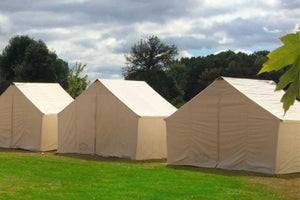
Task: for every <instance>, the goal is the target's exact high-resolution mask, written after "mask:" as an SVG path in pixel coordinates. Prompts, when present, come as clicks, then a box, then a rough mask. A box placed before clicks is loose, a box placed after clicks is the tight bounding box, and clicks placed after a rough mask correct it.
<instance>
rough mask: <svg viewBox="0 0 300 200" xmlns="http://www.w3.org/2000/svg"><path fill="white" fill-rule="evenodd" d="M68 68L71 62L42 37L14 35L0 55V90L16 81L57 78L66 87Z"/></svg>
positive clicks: (0, 91) (51, 80)
mask: <svg viewBox="0 0 300 200" xmlns="http://www.w3.org/2000/svg"><path fill="white" fill-rule="evenodd" d="M68 71H69V68H68V63H67V62H65V61H63V60H62V59H60V58H58V57H57V55H56V53H55V52H53V51H51V50H49V49H48V48H47V46H46V44H45V43H44V42H43V41H41V40H39V41H36V40H34V39H32V38H30V37H28V36H15V37H13V38H12V39H11V40H10V41H9V44H8V45H7V46H6V47H5V48H4V50H3V52H2V54H1V55H0V93H2V92H3V91H4V90H5V89H6V87H8V85H9V84H10V83H11V82H13V81H23V82H58V83H60V84H61V85H62V86H63V87H64V88H66V87H67V78H68Z"/></svg>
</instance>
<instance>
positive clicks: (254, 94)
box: [221, 77, 300, 120]
mask: <svg viewBox="0 0 300 200" xmlns="http://www.w3.org/2000/svg"><path fill="white" fill-rule="evenodd" d="M221 79H223V80H225V81H226V82H228V83H229V84H230V85H232V86H233V87H234V88H236V89H237V90H238V91H240V92H241V93H243V94H244V95H245V96H247V97H248V98H249V99H251V100H252V101H254V102H255V103H257V104H258V105H259V106H261V107H263V108H264V109H265V110H267V111H269V112H270V113H272V114H273V115H274V116H276V117H277V118H279V119H282V120H300V103H299V102H298V101H297V100H296V101H295V103H294V105H292V106H291V107H290V109H289V110H288V111H287V113H286V114H285V115H284V110H283V108H282V103H281V101H280V100H281V97H282V96H283V94H284V91H283V90H281V91H275V88H276V83H275V82H274V81H271V80H257V79H246V78H229V77H221Z"/></svg>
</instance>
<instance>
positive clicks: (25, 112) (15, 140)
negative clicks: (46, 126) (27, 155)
mask: <svg viewBox="0 0 300 200" xmlns="http://www.w3.org/2000/svg"><path fill="white" fill-rule="evenodd" d="M12 118H13V121H12V127H13V130H12V140H11V146H10V147H11V148H21V149H27V150H33V151H40V148H41V129H42V113H41V112H40V111H39V110H38V109H37V108H36V107H35V106H34V105H33V104H32V103H31V102H30V101H29V100H28V99H27V98H26V97H25V96H24V95H22V93H16V94H15V95H14V96H13V117H12Z"/></svg>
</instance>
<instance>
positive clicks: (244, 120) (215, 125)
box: [166, 77, 300, 174]
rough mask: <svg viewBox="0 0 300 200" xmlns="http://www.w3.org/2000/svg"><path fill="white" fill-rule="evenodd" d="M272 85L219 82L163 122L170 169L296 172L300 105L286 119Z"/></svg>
mask: <svg viewBox="0 0 300 200" xmlns="http://www.w3.org/2000/svg"><path fill="white" fill-rule="evenodd" d="M275 87H276V84H275V83H274V82H273V81H268V80H253V79H241V78H227V77H221V78H219V79H217V80H216V81H214V82H213V83H212V84H211V85H209V86H208V87H207V88H206V89H205V90H203V91H202V92H201V93H199V94H198V95H197V96H196V97H194V98H193V99H192V100H190V101H189V102H188V103H186V104H185V105H184V106H182V107H181V108H180V109H179V110H178V111H177V112H176V113H174V114H173V115H171V116H170V117H169V118H167V119H166V124H167V144H168V146H167V149H168V163H169V164H172V165H192V166H199V167H211V168H214V167H216V168H223V169H233V170H246V171H255V172H262V173H270V174H274V173H276V174H277V173H278V174H282V173H292V172H299V171H300V148H299V147H300V141H299V140H300V104H299V102H298V101H296V102H295V103H294V105H293V106H292V107H291V108H290V110H289V111H288V112H287V113H286V115H284V111H283V109H282V103H281V102H280V99H281V97H282V95H283V94H284V92H283V91H278V92H274V89H275Z"/></svg>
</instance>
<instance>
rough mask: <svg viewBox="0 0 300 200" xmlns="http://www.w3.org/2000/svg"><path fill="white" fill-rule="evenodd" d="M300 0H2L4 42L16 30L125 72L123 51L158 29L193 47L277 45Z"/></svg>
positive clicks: (184, 53)
mask: <svg viewBox="0 0 300 200" xmlns="http://www.w3.org/2000/svg"><path fill="white" fill-rule="evenodd" d="M299 18H300V5H299V2H298V0H290V1H283V0H265V1H261V0H240V1H235V0H226V1H219V0H205V1H197V0H186V1H181V0H174V2H173V3H170V1H167V0H153V1H138V0H131V1H128V0H123V1H117V0H111V1H93V0H91V1H89V0H76V1H71V0H63V1H60V0H53V1H38V0H32V2H31V3H30V4H27V5H26V6H24V5H22V4H20V2H19V1H18V0H9V1H0V50H1V49H3V48H4V47H5V45H7V42H8V41H9V39H10V38H11V37H12V36H14V35H16V34H27V35H29V36H31V37H34V38H35V39H42V40H43V41H45V42H46V44H47V45H48V47H49V48H51V49H53V50H55V51H56V52H57V54H58V56H59V57H61V58H63V59H64V60H66V61H68V62H69V64H71V65H72V64H74V63H75V62H82V63H86V64H87V65H88V68H87V74H88V75H89V77H90V78H89V79H90V80H92V79H95V78H98V77H100V78H102V77H105V78H122V76H121V68H122V67H123V66H124V63H125V59H124V54H125V53H128V52H129V51H130V47H131V46H132V45H133V44H134V43H136V42H137V41H138V40H139V39H141V38H142V37H145V36H149V35H157V36H159V37H160V38H161V39H162V41H164V42H167V43H168V44H175V45H177V47H178V48H179V57H190V56H194V55H192V54H191V53H190V52H193V51H194V50H198V51H200V50H203V49H205V52H217V51H218V50H220V49H231V50H234V51H236V52H237V51H241V52H245V53H250V52H251V51H249V49H251V50H253V49H261V50H263V49H267V50H271V49H274V48H275V47H276V46H279V45H280V44H281V43H280V40H279V39H278V38H279V37H280V36H282V35H284V34H286V33H289V32H293V31H295V30H296V29H297V27H298V26H299Z"/></svg>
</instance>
